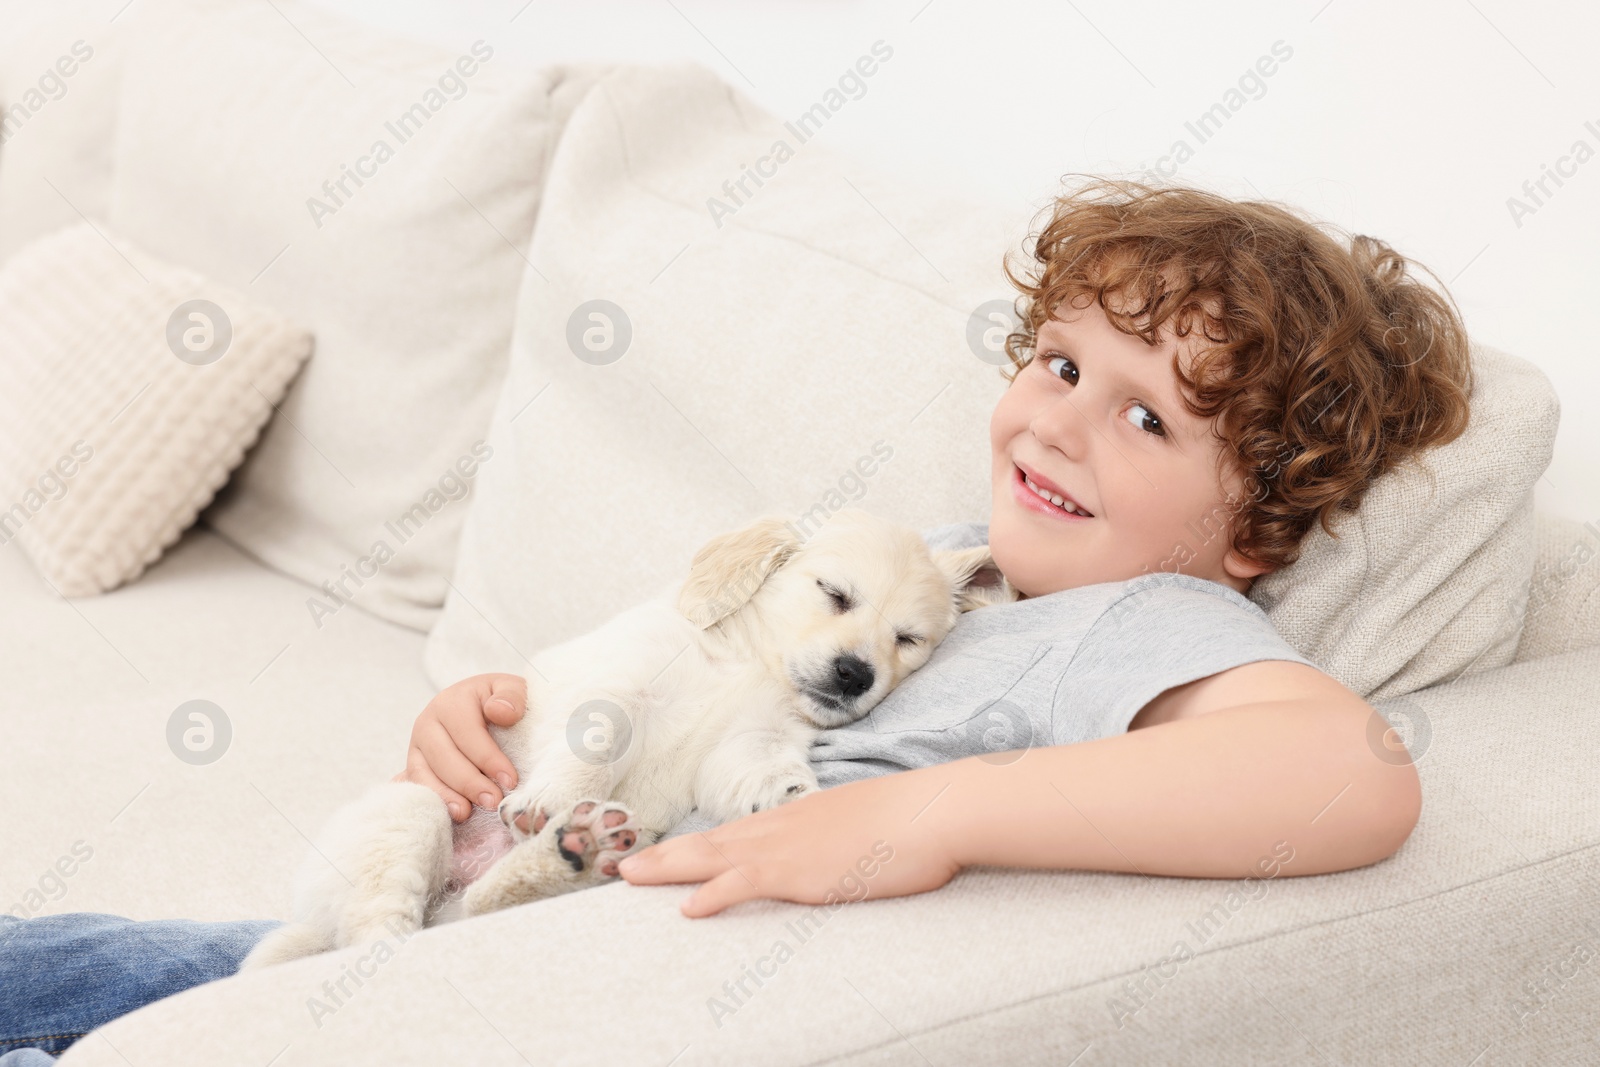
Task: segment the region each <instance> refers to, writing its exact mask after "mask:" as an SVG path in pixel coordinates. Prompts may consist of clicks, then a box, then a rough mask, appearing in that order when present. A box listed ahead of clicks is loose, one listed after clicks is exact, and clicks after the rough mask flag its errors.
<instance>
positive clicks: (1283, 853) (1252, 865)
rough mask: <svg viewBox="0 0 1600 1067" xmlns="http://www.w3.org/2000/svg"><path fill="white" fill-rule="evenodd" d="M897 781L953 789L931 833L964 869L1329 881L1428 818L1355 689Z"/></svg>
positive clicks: (1412, 774)
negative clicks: (1311, 877) (1325, 877)
mask: <svg viewBox="0 0 1600 1067" xmlns="http://www.w3.org/2000/svg"><path fill="white" fill-rule="evenodd" d="M1284 666H1289V667H1293V666H1296V665H1294V664H1284ZM1244 669H1245V668H1236V669H1235V670H1244ZM1301 669H1302V670H1306V671H1310V670H1311V669H1310V668H1301ZM1225 673H1226V674H1232V673H1234V672H1232V671H1229V672H1225ZM1313 673H1319V674H1320V672H1313ZM1218 677H1221V676H1218ZM1324 677H1325V676H1324ZM1330 681H1331V680H1330ZM1340 689H1341V690H1342V687H1340ZM1168 692H1169V693H1171V692H1176V690H1169V691H1168ZM1375 718H1376V721H1374V719H1375ZM896 777H900V778H905V779H908V781H907V782H906V783H905V787H906V788H907V789H909V790H916V789H919V788H920V789H923V790H927V789H928V787H929V786H930V785H932V786H934V787H935V789H937V788H939V787H941V786H945V785H948V788H946V789H944V791H943V793H942V794H941V795H940V796H939V798H938V800H937V801H936V802H935V803H933V804H931V805H930V806H929V808H928V810H927V812H926V813H925V815H923V816H920V817H919V819H918V821H922V819H923V818H926V819H928V820H930V821H931V822H932V825H933V828H934V829H935V830H937V831H938V832H939V836H940V837H942V838H943V839H944V840H945V841H946V842H947V843H948V848H949V849H950V851H951V858H952V859H953V860H954V861H955V862H956V863H959V864H960V865H962V866H968V865H972V864H990V865H997V866H1010V867H1045V868H1060V869H1085V870H1105V871H1127V872H1140V873H1143V874H1147V875H1178V876H1184V877H1192V878H1239V877H1243V876H1245V875H1253V876H1256V877H1260V876H1262V875H1276V874H1290V875H1296V874H1323V873H1327V872H1329V871H1341V870H1347V869H1349V868H1352V867H1360V866H1364V865H1366V864H1369V863H1374V862H1376V861H1378V860H1380V859H1383V858H1384V857H1386V856H1389V855H1390V854H1392V853H1393V852H1394V851H1395V850H1396V849H1398V848H1399V847H1400V845H1401V844H1402V843H1403V842H1404V841H1405V839H1406V837H1407V836H1409V835H1410V833H1411V830H1412V827H1414V826H1415V825H1416V822H1417V817H1418V815H1419V813H1420V811H1421V806H1422V799H1421V787H1420V783H1419V782H1418V779H1417V772H1416V768H1415V767H1414V766H1413V765H1412V763H1411V760H1410V759H1409V757H1408V755H1407V754H1406V752H1405V749H1404V747H1403V745H1401V744H1400V743H1399V741H1398V739H1397V737H1396V736H1395V734H1394V733H1393V732H1392V731H1391V730H1389V729H1388V726H1387V724H1386V723H1384V722H1383V720H1382V719H1381V717H1377V713H1376V712H1375V711H1373V710H1372V708H1371V707H1370V706H1368V705H1367V704H1366V703H1365V702H1364V701H1362V700H1361V699H1360V698H1358V697H1356V696H1354V694H1351V693H1349V691H1348V690H1342V695H1340V694H1339V693H1330V694H1325V695H1320V696H1316V697H1305V696H1302V697H1296V698H1290V699H1279V700H1267V701H1257V702H1252V703H1248V704H1239V705H1233V706H1227V707H1220V708H1213V709H1206V710H1204V711H1203V712H1201V713H1196V714H1191V715H1188V716H1179V717H1175V718H1172V719H1170V720H1167V721H1163V722H1161V723H1159V724H1157V725H1155V726H1150V727H1148V728H1140V729H1135V730H1130V731H1129V732H1128V733H1126V734H1119V735H1116V736H1114V737H1106V738H1101V739H1099V740H1096V741H1089V742H1083V743H1080V744H1075V745H1061V746H1057V747H1051V748H1041V749H1034V750H1031V751H1028V752H1026V753H1024V754H1023V755H1022V757H1021V758H1019V759H1017V760H1016V761H1015V762H1011V763H1000V762H998V761H997V760H996V757H993V756H988V757H982V756H976V757H968V758H966V759H962V760H958V761H956V762H954V763H948V764H943V765H941V766H936V767H925V768H922V769H920V770H916V771H910V772H906V773H905V774H902V775H898V776H896ZM919 777H920V778H922V779H924V780H923V781H917V779H918V778H919ZM1285 857H1291V858H1287V859H1286V858H1285ZM1263 861H1264V863H1265V865H1266V867H1267V868H1268V869H1264V868H1263Z"/></svg>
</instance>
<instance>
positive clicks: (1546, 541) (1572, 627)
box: [1517, 512, 1600, 663]
mask: <svg viewBox="0 0 1600 1067" xmlns="http://www.w3.org/2000/svg"><path fill="white" fill-rule="evenodd" d="M1534 532H1535V536H1536V539H1537V543H1538V555H1537V559H1536V560H1535V562H1534V567H1533V580H1532V582H1531V583H1530V584H1529V592H1528V614H1527V622H1526V623H1525V624H1524V625H1523V628H1522V643H1521V644H1519V645H1518V646H1517V662H1519V663H1520V662H1522V661H1523V660H1530V659H1542V658H1544V657H1545V656H1559V655H1561V654H1563V653H1566V652H1571V651H1573V650H1574V649H1579V648H1597V647H1600V564H1596V563H1595V560H1596V559H1597V558H1600V522H1593V521H1591V522H1585V523H1578V522H1574V521H1573V520H1571V519H1564V518H1561V517H1560V516H1557V515H1547V514H1545V513H1543V512H1539V513H1537V514H1536V515H1535V516H1534Z"/></svg>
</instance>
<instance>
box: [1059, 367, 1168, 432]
mask: <svg viewBox="0 0 1600 1067" xmlns="http://www.w3.org/2000/svg"><path fill="white" fill-rule="evenodd" d="M1057 363H1060V364H1064V366H1063V367H1060V368H1058V367H1056V366H1054V364H1057ZM1044 367H1045V370H1046V371H1047V372H1049V374H1050V375H1051V376H1052V377H1055V378H1059V379H1061V380H1062V381H1064V382H1071V383H1072V384H1073V385H1076V384H1078V378H1079V377H1080V376H1081V374H1082V372H1081V371H1079V370H1078V365H1077V364H1076V363H1074V362H1072V360H1070V359H1068V358H1067V357H1066V356H1060V355H1048V356H1045V357H1044ZM1069 374H1070V375H1071V377H1070V378H1068V377H1066V375H1069ZM1140 411H1142V412H1144V415H1143V416H1136V415H1135V414H1134V413H1135V412H1140ZM1128 414H1129V416H1131V417H1130V418H1129V419H1128V421H1129V422H1131V423H1133V425H1134V427H1135V428H1137V429H1140V430H1143V431H1144V432H1145V433H1147V434H1149V435H1150V436H1151V437H1165V436H1167V429H1166V426H1165V424H1163V423H1162V421H1161V419H1160V417H1159V416H1157V415H1156V413H1155V412H1153V411H1151V410H1150V409H1149V408H1147V407H1145V406H1144V405H1143V404H1141V403H1139V402H1138V401H1135V402H1134V405H1133V407H1131V408H1129V409H1128Z"/></svg>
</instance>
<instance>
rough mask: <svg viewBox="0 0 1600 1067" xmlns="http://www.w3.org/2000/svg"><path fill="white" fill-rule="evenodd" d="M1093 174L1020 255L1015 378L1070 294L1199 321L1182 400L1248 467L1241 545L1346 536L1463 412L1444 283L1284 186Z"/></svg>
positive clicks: (1463, 351)
mask: <svg viewBox="0 0 1600 1067" xmlns="http://www.w3.org/2000/svg"><path fill="white" fill-rule="evenodd" d="M1068 177H1073V176H1072V175H1069V176H1068ZM1082 177H1084V178H1087V179H1088V181H1087V182H1086V183H1084V184H1082V185H1081V186H1080V187H1079V188H1077V189H1075V190H1072V191H1069V192H1068V193H1066V194H1065V195H1062V196H1060V197H1058V198H1056V200H1055V203H1054V205H1053V206H1052V207H1051V208H1048V209H1047V210H1048V211H1049V213H1050V217H1049V220H1048V222H1047V223H1046V224H1045V225H1044V227H1043V228H1042V230H1040V231H1038V232H1036V233H1033V234H1030V235H1029V241H1031V242H1032V244H1033V248H1032V250H1031V253H1029V254H1030V255H1031V257H1032V260H1033V263H1030V264H1028V267H1029V269H1028V271H1027V272H1026V274H1027V276H1026V277H1023V278H1019V277H1017V275H1016V274H1014V273H1013V272H1012V268H1011V263H1010V258H1011V257H1010V254H1008V255H1007V257H1006V262H1005V264H1004V269H1005V273H1006V277H1007V278H1008V279H1010V281H1011V283H1012V284H1013V285H1014V286H1016V288H1017V289H1018V290H1019V291H1020V293H1021V295H1020V296H1019V297H1017V300H1016V310H1017V317H1018V321H1019V323H1020V326H1019V328H1018V329H1017V330H1016V331H1014V332H1012V333H1011V334H1010V335H1008V336H1007V338H1006V345H1005V348H1006V355H1007V356H1008V358H1009V360H1010V362H1011V364H1012V370H1011V372H1010V373H1009V374H1008V373H1006V371H1005V370H1004V369H1002V371H1001V374H1002V376H1003V377H1004V378H1005V379H1006V381H1007V383H1008V384H1009V383H1010V382H1011V381H1013V380H1014V379H1015V377H1016V374H1017V372H1019V371H1021V370H1022V368H1023V367H1025V366H1027V365H1028V363H1029V361H1030V360H1031V359H1032V357H1033V346H1034V344H1035V339H1036V336H1037V333H1038V329H1039V327H1040V326H1041V325H1043V324H1044V323H1045V322H1046V321H1048V319H1049V318H1050V317H1051V315H1052V313H1053V312H1054V310H1055V309H1056V308H1057V307H1058V306H1059V305H1061V303H1062V302H1063V301H1068V302H1069V304H1068V306H1070V307H1088V306H1089V304H1090V299H1089V298H1092V300H1095V301H1099V303H1100V306H1101V308H1102V309H1103V310H1104V311H1105V312H1106V317H1107V319H1108V320H1109V321H1110V322H1111V323H1112V324H1113V325H1114V326H1115V327H1116V328H1117V329H1118V330H1120V331H1122V332H1123V333H1125V334H1129V335H1132V336H1136V337H1139V338H1141V339H1143V340H1144V341H1145V343H1146V344H1149V345H1151V346H1152V347H1154V346H1156V345H1159V344H1160V343H1161V341H1162V329H1163V327H1164V326H1168V325H1169V324H1170V329H1171V333H1172V335H1173V336H1174V337H1178V338H1182V337H1187V336H1188V335H1189V334H1190V333H1191V332H1193V331H1195V330H1196V329H1198V335H1197V337H1196V338H1195V340H1194V342H1193V348H1194V361H1193V364H1192V365H1191V367H1190V368H1189V370H1188V372H1185V369H1184V368H1183V367H1182V366H1181V365H1180V361H1179V358H1178V356H1176V355H1175V356H1174V358H1173V372H1174V373H1175V374H1176V375H1177V377H1178V380H1179V382H1180V383H1181V388H1180V393H1182V394H1183V402H1184V405H1185V406H1186V407H1187V408H1188V409H1189V410H1190V411H1191V412H1192V413H1193V414H1194V415H1195V416H1196V417H1198V418H1202V419H1215V422H1214V423H1213V424H1212V433H1213V435H1214V436H1215V437H1217V438H1218V439H1220V440H1221V441H1222V442H1223V445H1224V447H1223V449H1222V458H1223V462H1224V463H1228V462H1230V461H1231V462H1232V463H1233V464H1235V465H1236V467H1237V469H1238V470H1240V471H1242V472H1243V473H1244V474H1245V486H1246V495H1245V499H1244V500H1243V501H1242V502H1233V503H1234V504H1235V506H1237V507H1238V512H1237V515H1236V517H1235V521H1234V523H1233V528H1232V547H1233V549H1234V551H1236V552H1238V553H1239V554H1240V555H1242V556H1244V557H1245V558H1246V559H1250V560H1254V561H1256V562H1258V563H1264V564H1268V565H1269V566H1271V567H1272V568H1274V569H1277V568H1281V567H1285V566H1288V565H1289V564H1291V563H1293V562H1294V561H1295V560H1296V559H1298V558H1299V556H1300V544H1301V540H1302V539H1303V537H1304V536H1305V534H1306V532H1307V531H1308V530H1309V529H1310V528H1311V525H1312V523H1313V522H1320V523H1321V524H1322V527H1323V529H1324V530H1326V531H1327V532H1328V533H1329V534H1330V535H1331V536H1334V537H1337V536H1338V535H1337V534H1336V533H1334V531H1333V529H1332V526H1331V525H1330V519H1331V517H1332V516H1333V515H1334V514H1335V512H1336V511H1341V510H1342V511H1354V510H1355V509H1356V508H1357V507H1359V505H1360V503H1361V498H1362V496H1363V495H1364V494H1365V492H1366V490H1367V489H1368V487H1370V486H1371V485H1372V483H1373V482H1374V481H1376V480H1377V479H1378V478H1379V477H1380V476H1382V475H1383V474H1384V473H1385V472H1387V471H1389V470H1390V469H1392V468H1394V467H1395V466H1397V465H1399V464H1401V463H1404V462H1406V461H1408V460H1411V459H1413V458H1414V457H1415V456H1417V454H1418V453H1420V452H1422V451H1423V450H1425V449H1428V448H1431V447H1434V446H1436V445H1441V444H1444V443H1446V442H1449V441H1453V440H1455V438H1456V437H1458V436H1459V435H1460V434H1461V433H1462V432H1463V431H1464V430H1465V429H1466V427H1467V417H1468V414H1469V406H1468V402H1469V400H1470V397H1471V394H1472V388H1473V381H1472V362H1471V359H1470V358H1469V352H1468V340H1467V334H1466V328H1465V327H1464V326H1463V325H1462V322H1461V319H1460V316H1459V313H1458V311H1457V309H1456V306H1455V302H1454V300H1453V299H1452V298H1451V297H1450V296H1449V293H1448V291H1446V290H1444V286H1443V285H1442V284H1441V285H1440V290H1441V291H1440V292H1435V291H1434V290H1433V289H1431V288H1429V287H1428V286H1426V285H1425V284H1423V283H1422V282H1420V281H1419V280H1418V279H1417V278H1416V276H1415V274H1414V273H1413V274H1408V273H1407V269H1406V265H1407V263H1408V262H1410V263H1415V261H1414V260H1408V259H1407V258H1406V257H1405V256H1402V255H1401V254H1400V253H1398V252H1396V251H1395V250H1394V249H1392V248H1390V247H1389V246H1388V245H1387V244H1385V243H1384V242H1382V241H1380V240H1377V239H1376V238H1372V237H1366V236H1361V235H1356V236H1353V237H1352V236H1349V235H1348V234H1345V233H1344V232H1343V231H1340V230H1337V229H1336V228H1334V227H1327V226H1324V225H1323V224H1320V223H1317V222H1315V221H1313V220H1310V219H1308V218H1305V217H1302V216H1301V215H1300V214H1298V213H1297V212H1295V211H1294V210H1292V209H1290V208H1288V207H1286V206H1285V205H1282V204H1278V203H1269V202H1264V201H1240V200H1230V199H1228V198H1226V197H1223V196H1219V195H1216V194H1214V193H1210V192H1206V191H1203V190H1199V189H1191V188H1177V187H1161V186H1151V185H1146V184H1142V183H1139V182H1133V181H1122V180H1116V179H1110V178H1100V177H1095V176H1093V175H1082ZM1329 230H1331V231H1332V233H1331V234H1330V232H1326V231H1329ZM1336 237H1337V239H1336ZM1346 238H1348V247H1347V246H1346V241H1345V239H1346ZM1024 248H1025V249H1026V243H1025V245H1024ZM1417 265H1418V266H1420V264H1417ZM1423 269H1426V268H1423ZM1429 274H1430V275H1432V272H1431V271H1429ZM1434 277H1435V279H1436V280H1437V276H1436V275H1435V276H1434ZM1108 297H1109V298H1111V301H1112V302H1114V303H1115V304H1116V305H1117V309H1116V310H1113V309H1112V307H1111V306H1110V304H1109V303H1108ZM1424 469H1425V468H1424Z"/></svg>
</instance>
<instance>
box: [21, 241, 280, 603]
mask: <svg viewBox="0 0 1600 1067" xmlns="http://www.w3.org/2000/svg"><path fill="white" fill-rule="evenodd" d="M311 346H312V342H311V335H310V334H308V333H307V332H306V331H305V330H303V329H300V328H299V327H297V326H295V325H294V324H292V323H290V322H289V321H288V320H287V319H285V318H284V317H283V316H282V315H279V314H278V313H277V312H276V311H273V310H272V309H270V308H267V307H264V306H263V305H262V304H261V303H260V302H259V301H257V300H254V299H251V298H249V297H247V296H245V295H244V294H242V293H239V292H235V291H233V290H231V289H227V288H224V287H222V286H218V285H215V284H213V283H211V282H208V281H207V280H206V279H204V278H201V277H199V276H198V275H196V274H194V273H193V272H192V271H188V270H185V269H182V268H179V267H175V266H172V265H170V264H167V263H163V262H161V261H159V260H156V259H154V258H152V257H150V256H148V255H146V254H144V253H143V252H142V251H141V250H140V249H139V248H137V247H136V246H135V245H133V244H132V243H131V242H129V241H127V240H126V239H125V238H123V237H122V236H121V235H120V234H118V233H117V232H116V231H115V230H113V229H110V228H108V227H106V226H105V225H104V224H102V225H100V226H96V225H94V224H93V223H90V222H88V221H83V222H79V223H77V224H75V225H72V226H68V227H67V228H65V229H63V230H61V231H59V232H57V233H55V234H51V235H50V236H47V237H42V238H40V239H39V240H37V241H35V242H34V243H32V244H30V245H28V246H26V247H25V248H24V249H23V250H22V251H21V252H19V253H17V255H16V256H14V257H13V258H12V259H11V260H9V261H8V262H7V263H6V264H5V265H4V266H3V267H0V509H4V510H3V511H0V544H4V543H7V542H9V541H11V540H12V539H13V538H15V539H16V541H17V543H18V544H19V545H20V546H21V547H22V548H23V550H24V551H26V552H27V553H28V555H29V557H31V558H32V560H33V562H34V564H35V565H36V566H37V567H38V568H39V571H40V573H41V574H43V575H44V576H45V578H46V579H48V580H49V582H50V583H51V585H52V586H54V587H55V588H56V589H57V590H59V591H60V592H61V593H62V594H64V595H66V596H88V595H90V594H94V593H102V592H105V591H106V590H108V589H114V588H116V587H117V586H119V585H121V584H122V583H123V582H127V581H131V580H133V579H134V578H136V577H138V575H139V574H140V573H141V572H143V570H144V569H145V567H146V566H148V565H149V564H150V563H152V562H153V561H154V560H155V559H156V558H157V557H158V556H160V555H161V553H162V551H163V550H164V549H165V548H166V547H167V546H168V545H170V544H172V543H173V542H174V541H176V540H177V539H178V535H179V534H181V533H182V532H183V531H184V530H185V529H187V528H188V526H189V524H190V523H192V522H194V520H195V516H196V515H198V514H199V513H200V509H201V508H203V507H204V506H205V505H206V504H207V503H208V502H209V501H210V500H211V498H212V495H213V494H214V493H215V492H216V491H217V489H218V488H219V487H220V486H221V485H222V484H223V483H224V482H225V481H226V480H227V478H228V474H229V472H230V471H232V470H233V469H234V468H235V467H237V466H238V465H239V463H240V461H241V460H243V459H244V456H245V452H246V450H247V449H248V448H249V447H250V446H251V445H252V444H254V443H255V440H256V438H257V436H258V435H259V434H260V432H261V428H262V426H264V425H266V423H267V421H268V420H269V419H270V418H271V417H272V413H273V405H274V404H276V403H277V402H278V401H279V400H280V399H282V397H283V393H284V390H285V389H287V388H288V387H289V382H290V380H291V379H292V378H293V377H294V375H295V372H296V371H298V370H299V369H300V367H301V365H302V364H303V363H304V362H305V360H306V357H307V356H309V355H310V354H311Z"/></svg>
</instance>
